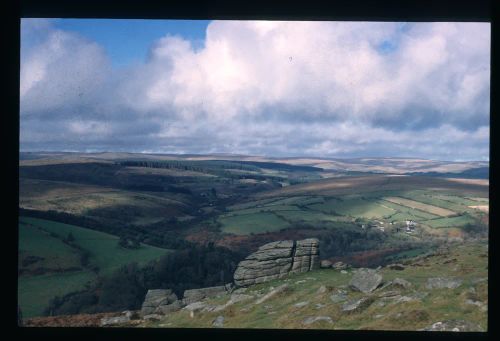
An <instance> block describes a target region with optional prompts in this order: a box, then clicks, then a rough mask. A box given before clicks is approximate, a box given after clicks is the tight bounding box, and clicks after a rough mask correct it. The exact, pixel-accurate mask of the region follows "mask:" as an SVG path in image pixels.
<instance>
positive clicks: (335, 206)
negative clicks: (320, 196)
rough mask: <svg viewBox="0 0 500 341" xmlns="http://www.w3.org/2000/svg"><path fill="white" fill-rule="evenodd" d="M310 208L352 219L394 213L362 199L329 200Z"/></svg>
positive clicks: (384, 215)
mask: <svg viewBox="0 0 500 341" xmlns="http://www.w3.org/2000/svg"><path fill="white" fill-rule="evenodd" d="M312 208H316V209H318V208H319V209H322V210H323V211H324V212H335V213H337V214H340V215H343V216H350V217H354V218H368V219H370V218H383V217H386V216H390V215H392V214H394V213H396V211H395V210H394V209H392V208H390V207H384V206H382V205H380V204H379V203H378V202H377V201H375V200H374V201H371V200H365V199H362V198H348V199H345V200H336V199H333V200H329V201H327V202H326V203H325V204H320V205H313V206H312Z"/></svg>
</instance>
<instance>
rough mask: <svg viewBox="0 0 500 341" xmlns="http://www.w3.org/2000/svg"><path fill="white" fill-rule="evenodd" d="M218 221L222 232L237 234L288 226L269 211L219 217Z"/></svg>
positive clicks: (275, 229)
mask: <svg viewBox="0 0 500 341" xmlns="http://www.w3.org/2000/svg"><path fill="white" fill-rule="evenodd" d="M218 221H219V222H220V223H221V224H222V231H223V232H226V233H233V234H238V235H245V234H250V233H265V232H272V231H279V230H281V229H283V228H285V227H288V223H287V222H286V221H284V220H283V219H281V218H279V217H277V216H276V215H275V214H273V213H269V212H264V213H254V214H242V215H237V216H230V217H220V218H219V219H218Z"/></svg>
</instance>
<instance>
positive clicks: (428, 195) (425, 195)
mask: <svg viewBox="0 0 500 341" xmlns="http://www.w3.org/2000/svg"><path fill="white" fill-rule="evenodd" d="M402 197H404V198H407V199H411V200H415V201H418V202H422V203H424V204H428V205H432V206H437V207H441V208H444V209H448V210H451V211H454V212H456V213H460V212H470V211H471V209H470V208H469V207H468V205H465V204H463V203H461V202H460V201H461V199H463V198H462V197H459V196H452V195H443V194H440V193H436V192H430V191H425V192H424V191H418V192H417V191H415V192H414V193H411V195H408V194H405V195H402ZM463 202H464V203H465V202H468V200H467V199H463Z"/></svg>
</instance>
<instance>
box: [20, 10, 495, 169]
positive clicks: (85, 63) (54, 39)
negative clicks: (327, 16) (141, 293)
mask: <svg viewBox="0 0 500 341" xmlns="http://www.w3.org/2000/svg"><path fill="white" fill-rule="evenodd" d="M35 24H36V25H38V26H39V27H40V26H42V27H43V29H42V30H36V31H37V32H38V33H37V34H38V39H37V41H36V43H32V44H30V46H24V45H23V47H22V53H21V54H22V58H21V89H20V95H21V147H22V148H25V149H38V150H40V149H44V148H51V149H64V147H65V146H69V145H71V146H73V147H72V149H75V150H90V149H92V150H129V151H145V150H147V151H153V152H174V153H175V152H179V153H180V152H190V153H193V152H195V153H209V152H234V153H249V154H261V155H270V156H272V155H274V156H280V155H283V156H284V155H314V156H328V157H334V156H354V155H355V156H367V155H368V156H409V157H412V156H414V157H428V158H442V159H487V158H488V155H489V146H488V143H489V75H490V26H489V24H485V23H414V24H402V23H361V22H279V21H213V22H211V23H210V24H209V25H208V27H207V31H206V39H205V41H204V44H203V46H202V47H197V48H195V47H194V46H193V45H192V43H191V42H190V41H188V40H185V39H183V38H182V37H179V36H172V35H169V34H168V33H166V34H165V36H164V37H163V38H161V39H159V40H158V41H156V42H154V43H153V44H152V47H151V50H150V51H149V55H148V58H147V60H145V61H144V63H143V64H141V65H135V66H131V67H129V68H125V69H119V70H114V69H113V68H112V67H111V65H110V61H109V60H108V57H107V56H106V54H105V51H104V50H103V48H102V47H100V46H99V45H98V44H96V43H94V42H92V41H88V40H86V39H85V38H84V37H81V36H79V35H77V34H76V33H72V32H65V31H61V30H58V29H56V28H54V27H51V26H50V24H47V23H46V22H43V21H38V22H33V23H32V22H31V20H23V28H24V31H22V39H26V40H28V39H29V37H30V34H31V35H32V34H33V32H31V33H30V29H29V28H30V25H31V26H33V25H35ZM32 31H33V30H32ZM40 32H43V33H40ZM40 36H41V37H40ZM42 126H44V127H42Z"/></svg>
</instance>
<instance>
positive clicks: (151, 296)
mask: <svg viewBox="0 0 500 341" xmlns="http://www.w3.org/2000/svg"><path fill="white" fill-rule="evenodd" d="M177 301H178V299H177V295H176V294H175V293H173V292H172V290H170V289H152V290H148V292H147V294H146V298H145V299H144V302H143V303H142V308H141V315H142V316H146V315H151V314H166V313H167V312H171V311H175V310H179V309H180V308H181V307H182V306H181V304H180V302H177ZM174 303H175V304H174ZM172 304H173V305H172ZM169 305H172V306H171V307H169Z"/></svg>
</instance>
